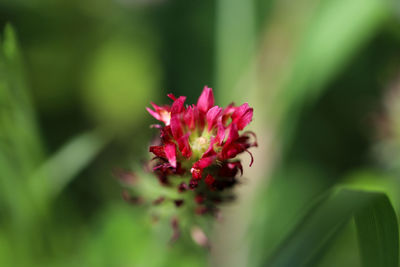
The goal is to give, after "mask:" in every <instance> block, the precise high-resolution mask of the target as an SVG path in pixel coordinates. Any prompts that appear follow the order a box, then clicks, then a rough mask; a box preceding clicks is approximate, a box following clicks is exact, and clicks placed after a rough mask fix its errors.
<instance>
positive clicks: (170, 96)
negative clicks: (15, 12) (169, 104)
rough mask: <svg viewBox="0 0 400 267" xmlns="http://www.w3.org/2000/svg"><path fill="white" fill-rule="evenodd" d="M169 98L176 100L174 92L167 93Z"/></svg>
mask: <svg viewBox="0 0 400 267" xmlns="http://www.w3.org/2000/svg"><path fill="white" fill-rule="evenodd" d="M167 96H168V97H169V98H171V99H172V100H173V101H175V100H176V96H174V94H168V95H167Z"/></svg>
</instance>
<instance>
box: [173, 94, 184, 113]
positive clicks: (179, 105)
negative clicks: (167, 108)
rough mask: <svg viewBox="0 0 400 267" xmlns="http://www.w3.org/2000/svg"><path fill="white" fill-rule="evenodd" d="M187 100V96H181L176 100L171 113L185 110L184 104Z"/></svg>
mask: <svg viewBox="0 0 400 267" xmlns="http://www.w3.org/2000/svg"><path fill="white" fill-rule="evenodd" d="M185 100H186V97H185V96H180V97H179V98H178V99H177V100H175V101H174V103H173V104H172V107H171V114H179V113H181V112H183V111H184V110H185V107H184V106H183V104H184V103H185Z"/></svg>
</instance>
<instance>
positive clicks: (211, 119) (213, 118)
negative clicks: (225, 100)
mask: <svg viewBox="0 0 400 267" xmlns="http://www.w3.org/2000/svg"><path fill="white" fill-rule="evenodd" d="M221 112H222V108H220V107H218V106H215V107H212V108H210V109H209V110H208V112H207V115H206V119H207V125H208V131H211V129H212V128H213V127H214V125H215V124H216V122H217V119H218V118H219V117H220V115H221Z"/></svg>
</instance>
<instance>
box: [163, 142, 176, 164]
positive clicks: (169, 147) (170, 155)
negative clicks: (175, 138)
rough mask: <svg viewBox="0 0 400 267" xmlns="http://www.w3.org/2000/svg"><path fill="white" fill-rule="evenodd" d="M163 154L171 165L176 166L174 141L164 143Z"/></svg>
mask: <svg viewBox="0 0 400 267" xmlns="http://www.w3.org/2000/svg"><path fill="white" fill-rule="evenodd" d="M164 152H165V155H166V156H167V159H168V161H169V163H170V164H171V166H172V167H174V168H176V148H175V144H174V143H167V144H165V148H164Z"/></svg>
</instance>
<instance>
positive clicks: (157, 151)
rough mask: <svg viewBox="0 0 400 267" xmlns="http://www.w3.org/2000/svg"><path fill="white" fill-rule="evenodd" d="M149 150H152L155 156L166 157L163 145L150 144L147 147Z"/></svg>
mask: <svg viewBox="0 0 400 267" xmlns="http://www.w3.org/2000/svg"><path fill="white" fill-rule="evenodd" d="M149 151H150V152H152V153H153V154H154V155H156V156H157V157H161V158H165V157H166V155H165V152H164V147H163V146H151V147H150V148H149Z"/></svg>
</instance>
